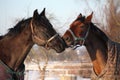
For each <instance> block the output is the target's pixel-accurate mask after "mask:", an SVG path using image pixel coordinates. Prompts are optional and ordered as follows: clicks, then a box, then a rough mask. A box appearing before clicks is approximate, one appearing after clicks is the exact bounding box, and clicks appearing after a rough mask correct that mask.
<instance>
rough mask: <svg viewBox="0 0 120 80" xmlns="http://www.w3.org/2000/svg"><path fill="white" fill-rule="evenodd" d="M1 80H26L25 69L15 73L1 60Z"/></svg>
mask: <svg viewBox="0 0 120 80" xmlns="http://www.w3.org/2000/svg"><path fill="white" fill-rule="evenodd" d="M23 66H24V65H23ZM0 80H24V68H22V69H21V70H20V71H19V70H18V72H14V71H13V70H11V69H10V68H9V67H8V66H7V65H5V64H4V63H3V62H2V61H1V60H0Z"/></svg>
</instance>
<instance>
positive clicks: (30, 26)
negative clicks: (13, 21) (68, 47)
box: [0, 9, 65, 80]
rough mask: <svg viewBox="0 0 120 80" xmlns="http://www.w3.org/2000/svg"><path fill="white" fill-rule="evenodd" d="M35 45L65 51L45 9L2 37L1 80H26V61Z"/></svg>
mask: <svg viewBox="0 0 120 80" xmlns="http://www.w3.org/2000/svg"><path fill="white" fill-rule="evenodd" d="M34 44H38V45H39V46H43V47H45V48H51V49H54V50H55V51H56V52H58V53H60V52H62V51H64V49H65V47H64V41H63V39H62V38H61V37H60V36H59V34H58V33H56V31H55V30H54V29H53V26H52V25H51V24H50V22H49V20H48V19H47V18H46V16H45V9H44V10H43V11H42V12H41V13H40V14H38V12H37V10H35V11H34V14H33V17H31V18H28V19H26V20H22V21H20V22H19V23H18V24H17V25H16V26H15V27H14V28H11V29H10V30H9V32H8V33H7V34H6V35H4V36H0V80H24V76H23V75H24V64H23V62H24V60H25V58H26V56H27V54H28V53H29V51H30V49H31V48H32V46H33V45H34Z"/></svg>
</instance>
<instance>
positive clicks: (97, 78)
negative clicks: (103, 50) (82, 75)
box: [91, 41, 120, 80]
mask: <svg viewBox="0 0 120 80" xmlns="http://www.w3.org/2000/svg"><path fill="white" fill-rule="evenodd" d="M91 78H92V79H91V80H120V44H118V43H114V42H112V41H109V43H108V60H107V64H106V67H105V69H104V70H102V72H101V74H100V75H96V74H95V73H94V72H93V75H92V76H91Z"/></svg>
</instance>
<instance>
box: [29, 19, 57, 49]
mask: <svg viewBox="0 0 120 80" xmlns="http://www.w3.org/2000/svg"><path fill="white" fill-rule="evenodd" d="M30 27H31V31H32V37H33V38H35V39H36V40H37V41H39V42H41V43H43V44H44V45H45V48H47V49H49V47H48V44H49V43H50V42H51V41H52V40H53V39H54V38H56V37H57V36H58V35H59V34H55V35H53V36H52V37H51V38H49V39H48V40H46V41H45V40H43V39H40V38H39V37H37V36H36V35H35V32H34V30H33V25H32V20H31V22H30Z"/></svg>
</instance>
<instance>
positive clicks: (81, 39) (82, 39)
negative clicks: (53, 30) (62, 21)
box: [68, 25, 90, 47]
mask: <svg viewBox="0 0 120 80" xmlns="http://www.w3.org/2000/svg"><path fill="white" fill-rule="evenodd" d="M89 30H90V25H89V27H88V30H87V32H86V34H85V36H84V37H77V36H76V35H75V34H74V33H73V32H72V30H71V29H68V31H69V32H70V33H71V35H72V37H73V39H74V43H73V45H72V47H74V46H76V43H78V41H82V44H81V45H83V44H84V43H85V40H86V38H87V36H88V33H89Z"/></svg>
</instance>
